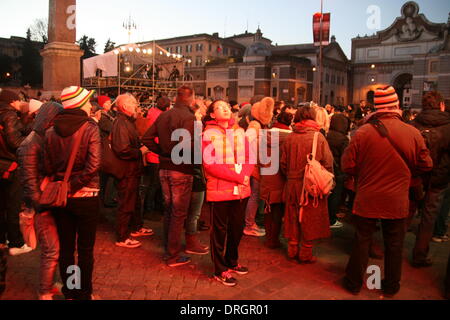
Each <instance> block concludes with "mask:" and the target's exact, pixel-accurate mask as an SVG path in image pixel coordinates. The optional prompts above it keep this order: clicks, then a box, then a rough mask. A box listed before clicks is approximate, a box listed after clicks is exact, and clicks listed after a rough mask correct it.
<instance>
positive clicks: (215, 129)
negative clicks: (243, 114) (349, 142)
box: [202, 120, 255, 202]
mask: <svg viewBox="0 0 450 320" xmlns="http://www.w3.org/2000/svg"><path fill="white" fill-rule="evenodd" d="M228 130H231V132H232V135H230V131H228V136H227V135H226V131H225V129H224V128H222V127H220V126H219V125H218V124H217V122H216V121H210V122H208V123H207V124H206V128H205V131H204V133H203V144H202V148H203V167H204V169H205V177H206V200H207V201H209V202H222V201H231V200H240V199H245V198H248V197H250V194H251V190H250V185H247V186H244V185H243V183H244V179H245V177H246V176H247V177H250V175H251V174H252V171H253V169H254V167H255V165H254V164H250V149H249V143H248V139H247V138H246V137H245V132H244V130H243V129H242V128H240V127H239V126H237V125H234V121H233V120H230V125H229V129H228ZM232 140H234V141H232ZM232 146H235V147H234V148H233V147H232ZM233 149H234V150H233ZM241 158H242V159H241ZM240 160H241V161H240ZM235 164H242V171H241V172H240V173H237V172H236V166H235ZM235 187H237V191H238V192H237V193H236V192H235V190H236V188H235Z"/></svg>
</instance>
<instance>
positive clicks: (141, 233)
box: [131, 228, 155, 238]
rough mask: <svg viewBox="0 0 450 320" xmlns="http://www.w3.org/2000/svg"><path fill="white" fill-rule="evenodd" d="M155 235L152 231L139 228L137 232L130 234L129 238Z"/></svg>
mask: <svg viewBox="0 0 450 320" xmlns="http://www.w3.org/2000/svg"><path fill="white" fill-rule="evenodd" d="M154 234H155V233H154V232H153V230H152V229H148V228H141V229H140V230H138V231H135V232H132V233H131V236H132V237H136V238H137V237H148V236H152V235H154Z"/></svg>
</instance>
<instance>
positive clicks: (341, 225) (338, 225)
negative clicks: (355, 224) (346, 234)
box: [330, 221, 344, 229]
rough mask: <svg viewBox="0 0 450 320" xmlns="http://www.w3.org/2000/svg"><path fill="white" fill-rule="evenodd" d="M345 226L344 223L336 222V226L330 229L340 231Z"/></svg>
mask: <svg viewBox="0 0 450 320" xmlns="http://www.w3.org/2000/svg"><path fill="white" fill-rule="evenodd" d="M343 226H344V224H343V223H342V222H339V221H336V223H335V224H333V225H331V226H330V229H339V228H342V227H343Z"/></svg>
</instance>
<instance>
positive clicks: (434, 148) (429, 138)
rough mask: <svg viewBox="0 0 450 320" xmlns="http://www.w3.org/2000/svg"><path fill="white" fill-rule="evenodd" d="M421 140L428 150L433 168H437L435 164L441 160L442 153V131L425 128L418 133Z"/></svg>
mask: <svg viewBox="0 0 450 320" xmlns="http://www.w3.org/2000/svg"><path fill="white" fill-rule="evenodd" d="M420 133H421V134H422V137H423V139H424V140H425V144H426V146H427V148H428V150H430V156H431V159H433V166H434V167H437V164H438V163H439V161H440V160H441V156H442V155H441V153H442V147H441V143H442V141H443V140H442V139H443V138H444V137H443V136H442V131H441V130H439V128H426V129H422V130H421V131H420Z"/></svg>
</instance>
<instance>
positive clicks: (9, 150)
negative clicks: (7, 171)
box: [0, 104, 26, 161]
mask: <svg viewBox="0 0 450 320" xmlns="http://www.w3.org/2000/svg"><path fill="white" fill-rule="evenodd" d="M22 131H23V126H22V123H21V121H20V119H19V117H18V116H17V111H16V109H14V108H13V107H11V106H9V105H7V104H1V105H0V134H1V135H2V137H1V139H0V158H1V159H7V160H11V161H17V157H16V151H17V148H19V146H20V144H21V143H22V141H23V140H25V138H26V136H25V135H24V134H23V132H22Z"/></svg>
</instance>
